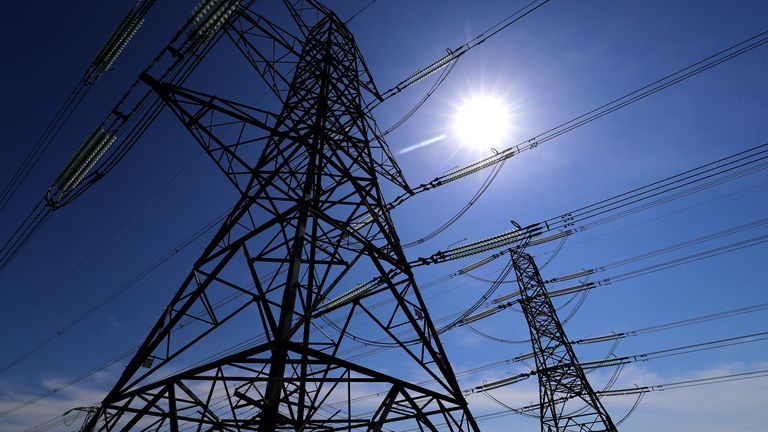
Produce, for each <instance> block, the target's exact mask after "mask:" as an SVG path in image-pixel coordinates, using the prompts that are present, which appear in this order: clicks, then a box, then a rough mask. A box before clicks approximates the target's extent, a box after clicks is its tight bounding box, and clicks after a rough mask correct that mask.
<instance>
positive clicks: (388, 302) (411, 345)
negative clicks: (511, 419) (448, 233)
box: [85, 9, 477, 432]
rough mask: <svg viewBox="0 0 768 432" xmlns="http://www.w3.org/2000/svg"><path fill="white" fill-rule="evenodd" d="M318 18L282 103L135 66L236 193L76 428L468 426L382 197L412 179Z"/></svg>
mask: <svg viewBox="0 0 768 432" xmlns="http://www.w3.org/2000/svg"><path fill="white" fill-rule="evenodd" d="M292 11H293V12H296V11H295V10H293V9H292ZM299 12H300V11H299ZM320 12H321V14H320V15H321V16H320V18H319V19H318V20H317V22H316V23H315V24H313V25H312V26H307V28H306V33H305V34H304V36H303V44H302V46H301V47H299V49H298V50H297V52H296V54H298V58H297V61H296V62H295V72H294V73H293V76H292V78H291V79H290V82H289V84H290V85H289V86H288V87H287V89H286V90H287V91H285V92H282V91H276V94H278V95H279V96H280V97H281V100H282V102H283V107H282V111H281V112H280V113H279V114H272V113H269V112H267V111H264V110H260V109H257V108H253V107H250V106H247V105H243V104H239V103H236V102H233V101H229V100H225V99H223V98H219V97H215V96H212V95H208V94H204V93H200V92H196V91H192V90H188V89H184V88H181V87H178V86H173V85H170V84H165V83H162V82H158V81H155V80H154V79H153V78H151V77H149V76H144V80H145V81H146V82H148V83H149V84H150V85H151V86H152V87H153V89H154V90H155V91H156V92H157V93H158V94H159V95H160V97H161V98H162V100H163V101H164V103H165V104H166V105H167V106H168V107H169V108H170V109H171V110H172V111H173V112H174V114H175V115H176V116H177V117H178V118H179V119H180V120H181V122H182V123H183V125H184V126H185V127H186V128H187V129H188V130H189V131H190V132H191V133H192V135H193V136H194V138H195V139H196V140H197V141H198V142H199V143H200V144H201V145H202V147H203V148H204V150H205V151H206V152H207V153H208V154H209V155H210V156H211V158H212V159H213V160H214V161H215V162H216V164H217V165H218V167H219V168H220V169H221V171H223V173H224V174H225V175H226V176H227V177H228V179H229V180H230V181H231V183H232V184H233V185H234V186H235V187H236V188H237V189H238V191H239V192H240V194H241V197H240V198H239V200H238V202H237V203H236V204H235V206H234V208H233V209H232V210H231V212H230V214H229V215H228V217H227V218H226V220H225V221H224V223H223V224H222V226H221V227H220V228H219V230H218V231H217V233H216V234H215V236H214V237H213V239H212V241H211V242H210V243H209V245H208V246H207V247H206V248H205V250H204V252H203V254H202V255H201V256H200V258H199V259H198V260H197V261H196V262H195V264H194V266H193V268H192V270H191V272H190V273H189V274H188V276H187V277H186V279H185V280H184V282H183V284H182V286H181V288H180V289H178V291H177V292H176V294H175V296H174V297H173V299H172V300H171V302H170V304H169V305H168V306H167V308H166V309H165V311H164V312H163V314H162V316H161V317H160V319H159V320H158V321H157V323H156V324H155V326H154V327H153V328H152V330H151V332H150V334H149V335H148V336H147V338H146V340H145V341H144V342H143V344H142V345H141V347H140V349H139V350H138V352H137V353H136V355H135V356H134V357H133V358H132V360H131V361H130V362H129V364H128V365H127V367H126V368H125V370H124V372H123V374H122V376H121V377H120V378H119V379H118V381H117V383H116V385H115V386H114V388H113V389H112V391H111V392H110V393H109V394H108V395H107V396H106V397H105V399H104V400H103V402H102V404H101V407H100V408H99V410H98V411H97V412H96V414H95V415H94V416H93V417H92V419H91V420H90V421H89V423H88V424H87V425H86V426H85V429H87V430H129V429H131V430H133V429H137V430H171V431H178V430H186V429H190V430H192V429H194V430H259V431H262V432H266V431H273V430H304V431H314V430H323V431H330V430H382V429H386V430H389V429H391V428H395V429H398V430H400V429H408V428H415V429H416V430H437V429H438V428H442V427H445V428H447V429H449V430H452V431H459V430H477V425H476V423H475V420H474V419H473V417H472V415H471V414H470V412H469V410H468V409H467V403H466V401H465V400H464V397H463V395H462V392H461V390H460V388H459V386H458V384H457V381H456V378H455V376H454V373H453V371H452V369H451V366H450V363H449V362H448V360H447V358H446V355H445V352H444V350H443V347H442V346H441V343H440V340H439V339H438V335H437V331H436V330H435V327H434V325H433V323H432V320H431V318H430V315H429V313H428V311H427V309H426V307H425V304H424V301H423V299H422V297H421V295H420V293H419V290H418V288H417V286H416V284H415V281H414V278H413V274H412V271H411V267H410V265H409V264H408V261H407V259H406V257H405V255H404V253H403V251H402V248H401V246H400V240H399V238H398V236H397V233H396V231H395V229H394V226H393V223H392V220H391V219H390V216H389V212H388V210H387V203H386V202H385V200H384V198H383V195H382V191H381V184H380V182H388V183H390V184H393V185H395V186H397V187H400V188H402V189H405V190H408V187H407V184H406V183H405V182H404V180H403V178H402V175H401V173H400V171H399V169H398V168H397V165H396V163H395V161H394V160H393V159H392V157H391V154H390V153H389V151H388V149H387V147H386V144H385V143H384V142H383V141H382V140H381V139H379V138H377V135H376V125H375V123H374V122H373V119H372V118H371V117H370V114H369V113H368V112H367V111H366V109H365V102H364V100H363V93H364V92H368V93H369V94H373V95H377V94H378V92H377V91H376V88H375V86H374V84H373V80H372V78H371V77H370V75H369V73H368V72H367V68H366V67H365V64H364V62H363V59H362V57H361V55H360V52H359V50H358V49H357V47H356V45H355V42H354V40H353V38H352V35H351V33H350V32H349V30H348V29H347V28H346V27H345V25H344V24H343V23H342V22H341V21H340V20H339V18H338V17H336V16H335V15H334V14H333V13H332V12H330V11H327V10H320ZM294 18H295V19H297V20H299V19H300V17H298V14H294ZM237 19H238V20H241V21H242V20H250V21H249V22H250V23H251V24H253V25H252V26H251V27H250V28H251V29H254V28H261V29H262V30H263V29H265V28H271V29H272V30H274V32H275V33H280V30H279V29H277V27H270V26H269V24H265V21H261V20H260V19H259V20H253V19H251V18H248V16H247V15H246V13H245V11H241V12H240V17H239V18H237ZM235 26H236V25H235ZM241 36H242V39H239V42H241V43H243V44H244V45H243V46H246V45H247V43H246V42H247V36H248V35H247V32H246V31H243V32H242V34H241ZM278 42H279V41H278ZM282 46H283V47H289V46H291V45H290V44H288V45H282ZM241 49H246V50H247V49H250V48H248V47H247V46H246V47H245V48H241ZM252 59H253V64H254V66H258V65H261V66H262V68H261V69H260V73H262V72H263V75H264V76H271V77H272V78H274V77H275V76H277V75H276V73H275V70H276V69H274V68H273V67H274V65H275V64H276V62H272V63H270V62H269V61H263V58H262V59H261V60H260V59H259V58H257V57H255V56H254V57H253V58H252ZM270 68H272V69H270ZM265 79H266V78H265ZM371 276H375V279H374V280H375V283H371V284H362V285H357V286H355V282H359V281H364V280H370V278H371ZM350 289H352V293H351V294H349V293H348V294H347V295H344V294H341V293H344V292H345V291H346V290H350ZM233 328H234V329H236V330H232V329H233ZM243 329H247V331H246V333H247V334H246V335H243V332H244V330H243ZM362 332H364V333H362ZM361 334H365V338H363V337H362V336H360V335H361ZM236 336H240V337H239V338H238V337H236ZM244 336H247V337H244ZM242 339H245V343H241V344H239V345H237V346H236V349H234V350H228V351H224V352H223V353H220V354H218V355H217V356H215V357H213V358H212V357H211V353H212V352H217V350H219V349H220V348H227V347H229V346H231V344H232V342H238V341H241V340H242ZM361 341H363V342H365V344H363V343H362V342H361ZM366 344H367V345H371V344H372V345H374V346H379V347H385V348H388V350H387V353H386V354H384V355H383V356H381V357H380V356H372V357H364V356H361V355H360V354H361V350H360V348H361V346H364V345H366ZM356 349H357V351H355V350H356ZM181 359H185V361H186V363H185V366H184V367H181V366H179V361H180V360H181ZM190 359H200V361H199V362H192V366H189V363H190V362H189V360H190ZM413 371H420V373H421V375H423V376H424V377H426V378H429V379H432V380H433V381H434V383H435V384H434V385H430V386H422V385H416V384H413V383H412V382H413V379H412V378H413ZM361 395H368V396H365V397H362V396H361Z"/></svg>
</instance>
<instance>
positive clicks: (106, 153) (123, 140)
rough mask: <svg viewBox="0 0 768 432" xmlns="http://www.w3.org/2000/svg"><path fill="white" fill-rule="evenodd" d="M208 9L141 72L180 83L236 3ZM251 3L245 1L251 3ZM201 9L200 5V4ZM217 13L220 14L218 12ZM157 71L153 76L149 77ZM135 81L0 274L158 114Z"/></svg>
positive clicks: (33, 217) (10, 244) (9, 244)
mask: <svg viewBox="0 0 768 432" xmlns="http://www.w3.org/2000/svg"><path fill="white" fill-rule="evenodd" d="M206 1H208V2H210V3H211V4H213V5H214V6H213V7H210V8H201V7H200V5H198V7H197V8H195V10H194V11H193V12H192V14H190V16H189V18H188V19H187V21H186V23H185V24H184V25H183V26H182V27H181V29H180V30H179V31H178V32H177V33H176V34H175V35H174V37H173V38H172V39H171V41H170V42H169V43H168V44H167V45H166V46H165V47H164V48H163V49H162V50H161V51H160V53H159V54H157V56H156V57H155V58H154V59H153V60H152V61H151V62H150V64H149V65H148V66H147V67H146V68H145V69H144V71H143V73H147V74H150V75H153V74H154V76H158V77H159V79H160V80H162V81H164V82H169V83H171V84H174V85H179V84H181V83H183V82H184V81H185V80H186V79H187V78H188V77H189V76H190V75H191V74H192V72H193V71H194V70H195V69H196V68H197V66H198V65H199V64H200V62H201V61H202V59H203V58H204V57H205V56H206V54H207V53H208V52H209V51H210V50H211V49H212V48H213V46H214V45H215V44H216V42H217V41H218V40H219V39H220V37H221V32H220V31H219V30H220V28H221V26H222V25H223V24H224V22H226V21H227V20H228V19H229V17H230V16H231V14H232V12H233V11H234V10H233V8H232V7H231V6H232V4H234V2H238V0H206ZM253 1H255V0H247V1H246V3H252V2H253ZM201 4H202V3H201ZM222 11H223V12H222ZM155 69H157V71H156V72H157V73H154V72H155ZM142 83H143V82H142V80H141V79H140V78H139V79H136V80H135V81H134V82H133V84H132V85H131V86H130V87H129V88H128V90H127V91H126V92H125V93H124V94H123V96H122V97H121V98H120V99H119V101H118V102H117V104H116V105H115V106H114V108H113V109H112V110H110V111H109V113H108V114H107V116H106V117H105V119H104V120H103V121H102V122H101V123H100V124H99V125H98V126H96V128H95V129H94V130H93V131H92V132H91V134H90V135H88V137H87V138H86V140H85V142H84V143H83V145H82V146H81V147H80V149H79V150H78V151H77V152H76V153H75V154H74V156H73V157H72V158H71V159H70V161H69V162H68V163H67V164H66V165H65V166H64V168H63V169H62V171H61V172H60V173H59V175H58V176H57V177H56V180H55V181H54V184H53V185H52V186H51V187H50V188H49V189H48V191H47V193H46V194H45V198H44V203H45V205H43V206H40V205H38V206H37V207H35V208H34V209H33V211H32V212H30V213H29V214H28V215H27V216H26V217H25V218H24V220H23V221H22V222H21V224H20V225H19V228H18V229H17V230H16V233H15V234H14V235H12V236H11V237H10V238H9V239H8V240H7V241H6V242H5V244H4V245H3V246H2V248H0V271H2V270H3V269H4V268H5V266H7V265H8V263H9V262H10V261H11V260H12V259H13V258H14V257H15V256H16V255H17V254H18V252H19V251H20V250H21V249H22V247H23V246H24V245H25V244H26V243H27V241H28V240H29V237H31V236H32V234H34V232H35V231H36V230H37V229H38V228H39V227H40V226H41V225H42V223H43V221H44V220H45V219H46V218H47V217H48V216H49V215H50V214H51V212H53V210H55V209H57V208H59V207H62V206H65V205H67V204H69V203H71V202H72V201H74V200H75V199H77V198H78V197H79V196H81V195H82V194H83V193H84V192H85V191H86V190H87V189H88V188H90V187H91V186H92V185H93V184H95V183H96V182H98V181H99V180H100V179H101V178H102V177H104V175H106V174H107V173H108V172H110V171H111V170H112V169H114V168H115V166H116V165H117V164H118V163H119V162H120V161H121V160H122V159H123V158H124V157H125V156H126V154H127V153H128V151H129V150H130V149H131V148H133V146H134V145H135V144H136V142H137V141H138V140H139V139H140V138H141V136H142V135H143V134H144V133H145V132H146V131H147V129H148V128H149V126H150V125H151V123H152V122H153V121H154V120H155V118H157V116H158V115H159V114H160V111H161V110H162V108H163V103H162V101H161V100H160V98H159V97H158V96H157V95H156V94H155V92H154V91H153V90H151V89H146V88H144V90H145V91H144V92H143V93H141V94H139V95H136V93H137V92H140V90H137V89H139V87H142Z"/></svg>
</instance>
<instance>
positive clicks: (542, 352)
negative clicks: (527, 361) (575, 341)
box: [510, 249, 616, 432]
mask: <svg viewBox="0 0 768 432" xmlns="http://www.w3.org/2000/svg"><path fill="white" fill-rule="evenodd" d="M510 254H511V255H512V263H513V265H514V268H515V273H516V274H517V282H518V284H519V286H520V305H521V307H522V309H523V313H524V314H525V319H526V320H527V321H528V329H529V331H530V334H531V344H532V345H533V353H534V357H535V359H536V370H537V376H538V379H539V397H540V402H541V403H540V405H539V406H540V411H539V412H540V415H541V430H542V432H563V431H577V432H587V431H590V432H598V431H609V432H616V426H615V425H614V423H613V421H612V420H611V417H610V416H609V415H608V412H607V411H606V410H605V408H604V407H603V405H602V403H601V402H600V399H599V398H598V397H597V394H596V393H595V391H594V389H592V386H591V385H590V384H589V381H587V377H586V375H585V374H584V370H583V369H582V367H581V365H580V364H579V361H578V358H577V357H576V354H575V353H574V351H573V347H572V346H571V343H570V341H569V339H568V337H567V336H566V334H565V330H563V326H562V324H561V323H560V320H559V318H558V317H557V311H556V310H555V307H554V305H553V304H552V300H550V298H549V296H548V295H547V290H546V287H545V285H544V280H543V279H542V277H541V274H540V273H539V269H538V267H537V266H536V263H535V262H534V260H533V257H532V256H531V255H529V254H527V253H525V252H523V251H522V250H518V249H510Z"/></svg>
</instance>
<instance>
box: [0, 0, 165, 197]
mask: <svg viewBox="0 0 768 432" xmlns="http://www.w3.org/2000/svg"><path fill="white" fill-rule="evenodd" d="M155 1H156V0H139V1H138V2H136V4H135V5H134V6H133V7H132V8H131V9H130V10H129V11H128V13H126V15H125V16H124V17H123V19H122V21H121V22H120V24H119V25H118V26H117V27H116V28H115V30H114V31H113V32H112V34H111V35H110V37H109V38H108V39H107V40H106V42H105V43H104V45H102V47H101V49H100V50H99V51H98V52H97V53H96V56H95V57H94V58H93V60H92V61H91V63H90V65H89V66H88V69H86V71H85V73H84V74H83V76H82V78H81V79H80V81H79V82H78V83H77V84H76V85H75V87H74V88H73V89H72V91H71V92H70V94H69V95H68V96H67V98H66V99H65V100H64V103H63V104H62V106H61V107H60V108H59V109H58V111H57V112H56V113H55V115H54V116H53V118H52V119H51V121H50V122H49V123H48V125H47V126H46V127H45V129H43V133H42V135H41V136H40V137H39V138H38V139H37V141H36V142H35V144H34V145H33V146H32V148H31V149H30V151H29V153H27V155H26V156H25V157H24V160H23V161H22V162H21V164H20V165H19V167H18V168H17V169H16V171H15V172H14V173H13V175H12V176H11V178H10V180H9V181H8V183H7V184H6V185H5V186H4V187H3V190H2V192H0V212H2V211H3V210H4V209H5V207H6V206H7V205H8V202H9V201H10V200H11V198H12V197H13V196H14V195H15V194H16V192H17V191H18V190H19V187H20V186H21V184H22V183H23V182H24V180H25V179H26V178H27V176H28V175H29V173H30V172H31V171H32V169H33V168H34V167H35V165H36V164H37V162H38V161H39V160H40V158H41V157H42V156H43V154H44V153H45V151H46V150H47V149H48V147H49V146H50V145H51V143H52V142H53V140H54V139H55V138H56V136H57V135H58V134H59V132H60V131H61V129H62V128H63V127H64V125H65V124H66V123H67V121H68V120H69V118H70V117H71V116H72V114H73V113H74V112H75V111H76V110H77V108H78V106H79V105H80V103H81V102H82V101H83V99H85V97H86V95H87V94H88V92H89V91H90V89H91V88H93V84H95V83H96V81H98V80H99V78H101V76H102V75H103V74H104V72H106V71H108V70H110V69H112V67H113V65H114V63H115V61H116V60H117V58H118V57H119V56H120V54H121V53H122V52H123V50H124V49H125V47H126V46H127V45H128V43H129V42H130V41H131V39H132V38H133V36H134V35H135V34H136V32H137V31H138V30H139V28H140V27H141V26H142V24H143V23H144V18H145V17H146V15H147V14H148V13H149V11H150V9H151V8H152V6H153V5H154V4H155Z"/></svg>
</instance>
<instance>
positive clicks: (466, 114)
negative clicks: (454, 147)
mask: <svg viewBox="0 0 768 432" xmlns="http://www.w3.org/2000/svg"><path fill="white" fill-rule="evenodd" d="M509 129H510V114H509V109H508V108H507V106H506V105H505V103H504V101H503V100H501V99H500V98H496V97H491V96H474V97H471V98H469V99H467V100H465V101H463V103H462V105H461V106H460V107H459V109H458V110H457V111H456V116H455V118H454V131H455V133H456V135H457V136H458V138H459V139H460V140H461V142H462V144H463V145H466V146H470V147H474V148H477V149H480V148H488V147H494V146H498V145H499V144H502V142H503V141H504V139H505V138H507V135H508V134H509Z"/></svg>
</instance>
